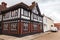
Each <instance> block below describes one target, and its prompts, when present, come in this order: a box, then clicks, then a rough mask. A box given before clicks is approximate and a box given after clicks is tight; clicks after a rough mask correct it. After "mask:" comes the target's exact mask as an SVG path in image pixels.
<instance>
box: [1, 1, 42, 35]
mask: <svg viewBox="0 0 60 40" xmlns="http://www.w3.org/2000/svg"><path fill="white" fill-rule="evenodd" d="M0 15H2V23H1V24H2V33H3V34H18V35H22V34H30V33H39V32H42V31H43V28H42V26H43V25H42V24H43V16H42V15H41V13H40V10H39V7H38V4H37V3H35V2H33V3H32V5H30V6H28V5H26V4H24V3H22V2H21V3H19V4H16V5H14V6H11V7H9V8H6V9H5V10H3V11H1V14H0Z"/></svg>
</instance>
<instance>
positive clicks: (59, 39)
mask: <svg viewBox="0 0 60 40" xmlns="http://www.w3.org/2000/svg"><path fill="white" fill-rule="evenodd" d="M0 39H1V40H60V31H58V32H46V33H38V34H34V35H29V36H24V37H14V36H8V35H0Z"/></svg>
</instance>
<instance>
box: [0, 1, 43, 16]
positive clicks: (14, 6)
mask: <svg viewBox="0 0 60 40" xmlns="http://www.w3.org/2000/svg"><path fill="white" fill-rule="evenodd" d="M35 6H37V10H38V12H39V14H38V15H39V16H42V15H41V13H40V10H39V7H38V4H37V3H35V2H33V3H32V5H30V6H28V5H26V4H24V3H23V2H21V3H18V4H16V5H13V6H11V7H8V8H6V9H4V10H2V11H1V12H2V14H4V13H6V12H9V11H13V10H16V9H18V8H24V9H26V10H28V11H32V9H33V8H34V7H35Z"/></svg>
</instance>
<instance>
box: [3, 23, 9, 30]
mask: <svg viewBox="0 0 60 40" xmlns="http://www.w3.org/2000/svg"><path fill="white" fill-rule="evenodd" d="M4 24H5V25H4ZM6 24H7V28H6ZM3 25H4V26H3V30H9V29H8V28H9V25H8V23H5V22H4V23H3Z"/></svg>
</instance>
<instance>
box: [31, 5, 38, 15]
mask: <svg viewBox="0 0 60 40" xmlns="http://www.w3.org/2000/svg"><path fill="white" fill-rule="evenodd" d="M32 12H33V13H35V14H38V11H37V7H36V6H35V7H34V8H33V9H32Z"/></svg>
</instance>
